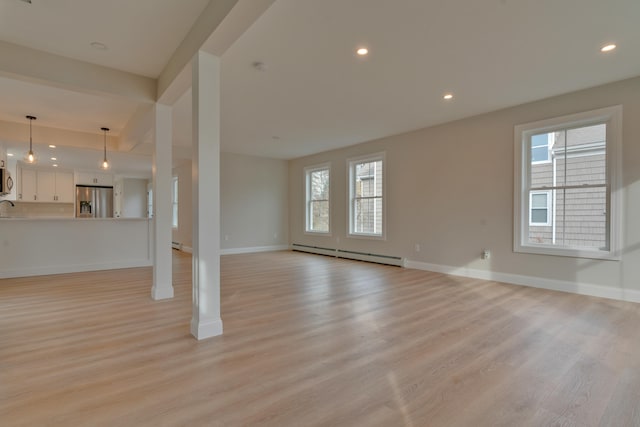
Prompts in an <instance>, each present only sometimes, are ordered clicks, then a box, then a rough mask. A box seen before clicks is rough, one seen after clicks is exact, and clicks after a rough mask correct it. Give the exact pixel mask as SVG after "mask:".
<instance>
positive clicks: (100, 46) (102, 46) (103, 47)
mask: <svg viewBox="0 0 640 427" xmlns="http://www.w3.org/2000/svg"><path fill="white" fill-rule="evenodd" d="M89 45H90V46H91V47H92V48H94V49H97V50H107V49H108V47H107V45H106V44H104V43H100V42H91V43H89Z"/></svg>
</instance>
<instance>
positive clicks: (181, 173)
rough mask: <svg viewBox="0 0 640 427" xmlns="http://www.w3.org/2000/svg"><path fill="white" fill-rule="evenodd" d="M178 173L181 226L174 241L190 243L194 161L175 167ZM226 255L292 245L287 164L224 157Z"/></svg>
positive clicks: (223, 239)
mask: <svg viewBox="0 0 640 427" xmlns="http://www.w3.org/2000/svg"><path fill="white" fill-rule="evenodd" d="M173 175H174V176H177V177H178V187H179V189H178V191H179V204H178V228H177V229H174V230H173V241H174V242H179V243H182V244H183V245H184V246H186V247H187V248H189V247H191V242H192V237H191V232H192V231H191V227H192V225H191V200H192V199H191V164H190V163H188V162H187V163H185V164H182V165H180V166H178V167H176V168H174V170H173ZM220 187H221V188H220V209H221V222H222V224H221V242H220V248H221V249H222V251H223V253H231V252H245V251H253V250H261V249H266V248H280V247H286V246H287V245H288V222H287V218H288V191H287V189H288V162H287V161H285V160H277V159H267V158H263V157H255V156H246V155H240V154H232V153H222V154H221V159H220Z"/></svg>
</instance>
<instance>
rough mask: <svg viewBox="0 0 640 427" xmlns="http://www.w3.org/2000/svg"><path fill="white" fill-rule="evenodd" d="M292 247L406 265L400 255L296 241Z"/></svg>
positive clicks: (354, 258)
mask: <svg viewBox="0 0 640 427" xmlns="http://www.w3.org/2000/svg"><path fill="white" fill-rule="evenodd" d="M291 249H292V250H294V251H298V252H307V253H310V254H317V255H327V256H332V257H336V258H345V259H353V260H357V261H366V262H374V263H376V264H385V265H395V266H397V267H404V259H403V258H402V257H399V256H390V255H380V254H371V253H366V252H356V251H347V250H344V249H334V248H322V247H319V246H309V245H300V244H297V243H294V244H292V245H291Z"/></svg>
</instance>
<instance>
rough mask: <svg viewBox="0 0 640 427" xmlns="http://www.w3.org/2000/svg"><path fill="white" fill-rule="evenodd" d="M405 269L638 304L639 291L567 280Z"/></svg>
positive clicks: (415, 264) (417, 265) (414, 264)
mask: <svg viewBox="0 0 640 427" xmlns="http://www.w3.org/2000/svg"><path fill="white" fill-rule="evenodd" d="M405 267H406V268H413V269H416V270H426V271H434V272H436V273H444V274H450V275H452V276H463V277H470V278H474V279H483V280H493V281H496V282H504V283H510V284H513V285H522V286H530V287H533V288H542V289H549V290H553V291H560V292H569V293H574V294H580V295H589V296H592V297H600V298H609V299H615V300H620V301H629V302H640V291H638V290H634V289H622V288H614V287H609V286H602V285H595V284H592V283H576V282H570V281H568V280H556V279H545V278H541V277H534V276H523V275H520V274H511V273H500V272H495V271H488V270H477V269H473V268H468V267H454V266H450V265H439V264H430V263H426V262H419V261H411V260H406V262H405Z"/></svg>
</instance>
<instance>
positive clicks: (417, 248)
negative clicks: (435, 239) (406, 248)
mask: <svg viewBox="0 0 640 427" xmlns="http://www.w3.org/2000/svg"><path fill="white" fill-rule="evenodd" d="M415 249H416V252H420V243H416V248H415Z"/></svg>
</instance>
